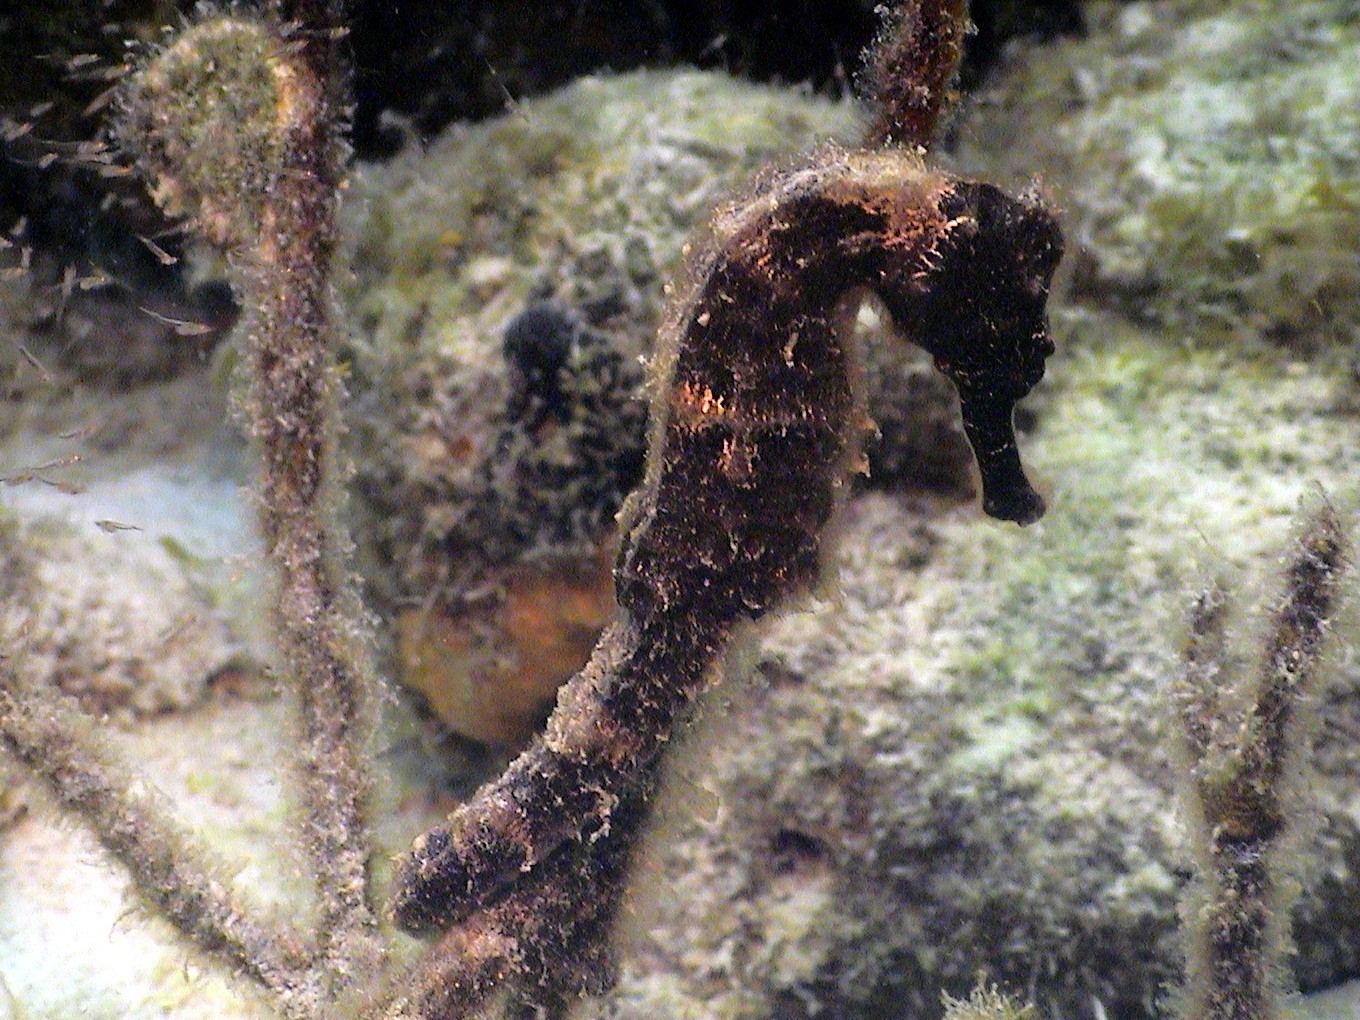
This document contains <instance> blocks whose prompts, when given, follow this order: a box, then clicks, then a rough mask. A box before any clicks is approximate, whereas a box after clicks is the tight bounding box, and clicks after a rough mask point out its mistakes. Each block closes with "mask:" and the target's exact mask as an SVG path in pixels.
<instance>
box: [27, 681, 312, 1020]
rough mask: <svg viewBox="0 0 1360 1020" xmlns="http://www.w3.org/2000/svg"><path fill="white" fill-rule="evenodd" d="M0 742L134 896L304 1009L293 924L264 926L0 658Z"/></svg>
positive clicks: (102, 750) (58, 702)
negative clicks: (71, 816) (122, 874)
mask: <svg viewBox="0 0 1360 1020" xmlns="http://www.w3.org/2000/svg"><path fill="white" fill-rule="evenodd" d="M0 745H3V746H4V748H5V750H7V751H8V752H9V753H10V754H12V755H13V756H14V757H15V758H17V759H19V760H20V761H22V762H23V763H24V764H25V765H27V766H28V767H29V768H31V769H32V770H33V771H34V772H35V773H37V774H38V775H40V776H42V777H43V778H44V779H45V780H47V782H48V784H49V786H50V787H51V789H52V791H53V793H54V794H55V795H56V797H57V799H58V801H60V803H61V805H62V806H63V807H64V808H66V809H67V810H69V811H72V812H74V813H75V814H77V815H79V816H80V817H81V818H82V819H83V820H84V821H85V823H86V824H87V825H88V826H89V828H90V830H91V831H92V832H93V833H94V834H95V836H96V837H97V838H98V839H99V841H100V843H102V844H103V845H104V848H105V849H106V850H107V851H108V852H109V853H110V854H112V855H113V856H114V857H115V858H116V859H117V860H118V861H120V862H121V863H122V864H123V865H125V866H126V867H127V869H128V871H129V872H130V873H131V876H132V878H133V881H134V883H135V885H136V888H137V889H138V891H139V892H140V893H141V895H142V897H143V898H144V899H145V900H146V901H147V902H148V903H150V904H152V905H153V906H155V907H156V908H157V909H158V910H159V911H160V912H161V913H162V914H163V915H164V916H165V917H166V918H167V919H168V920H169V921H170V922H171V923H172V924H173V925H174V926H175V927H176V928H178V929H179V930H180V931H181V932H182V933H183V934H184V935H185V936H186V937H187V938H188V939H189V940H190V941H191V942H193V943H194V944H195V945H197V946H198V947H199V948H200V949H202V950H204V951H205V952H207V953H210V954H212V955H215V956H218V957H222V958H225V959H226V960H227V961H229V962H230V963H231V965H232V966H233V967H236V968H239V969H241V970H243V971H244V972H245V973H247V974H248V975H250V976H251V977H252V978H253V979H255V980H256V981H258V982H259V983H260V984H261V985H263V986H264V987H265V988H266V989H268V990H269V991H271V992H273V993H274V994H275V995H277V996H278V997H279V999H280V1001H281V1002H282V1003H283V1005H284V1007H285V1008H286V1009H287V1010H288V1011H289V1013H290V1015H292V1016H296V1017H307V1016H310V1015H311V1014H310V1012H309V1010H308V1007H307V1003H308V999H309V997H310V993H309V989H308V987H307V986H308V976H307V966H308V952H307V950H306V948H305V947H306V941H305V940H304V939H303V937H302V936H301V935H300V934H299V933H298V932H297V931H295V930H293V929H291V928H288V927H286V926H283V925H280V924H267V923H265V922H263V921H262V920H261V919H260V918H259V917H257V916H254V914H253V913H251V912H248V911H247V910H246V909H245V908H244V907H243V906H241V905H240V904H239V903H237V901H236V899H235V897H234V896H233V895H232V893H231V890H230V889H229V888H228V887H227V885H226V883H225V882H224V881H223V880H222V879H221V878H219V877H218V876H216V875H215V874H214V873H213V870H212V868H211V867H210V866H209V865H207V864H206V863H205V859H206V858H205V855H204V854H203V853H202V852H201V851H199V850H198V849H197V848H196V847H195V846H194V844H193V840H192V839H191V838H190V837H189V835H188V834H187V833H185V832H183V831H181V830H180V828H179V827H178V826H176V825H175V824H174V823H173V822H172V821H171V820H170V817H169V815H168V813H167V812H165V811H163V810H161V807H160V805H158V804H157V803H155V802H154V800H153V799H152V798H150V797H149V796H147V794H146V793H145V792H144V791H143V790H142V789H141V788H140V784H138V783H136V782H135V781H134V780H133V779H132V778H131V777H132V772H131V770H129V769H128V768H127V767H125V766H124V765H122V764H121V763H120V762H118V761H117V759H116V756H115V755H114V754H113V752H112V751H111V749H110V748H108V747H107V746H106V745H105V743H104V741H102V740H101V739H100V738H99V736H98V734H97V733H96V732H95V730H94V724H93V723H92V722H91V721H90V720H89V719H88V718H87V717H86V716H85V715H84V713H82V712H81V711H80V709H79V708H77V707H75V706H74V705H72V704H70V699H69V698H67V697H66V696H65V695H62V694H58V693H56V692H54V691H52V690H50V689H45V688H44V689H39V688H36V687H33V686H30V685H24V684H22V683H21V681H19V680H18V679H17V678H16V677H15V676H14V675H13V671H12V669H11V667H10V665H9V664H8V663H7V662H5V661H3V660H0Z"/></svg>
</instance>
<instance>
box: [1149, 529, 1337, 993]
mask: <svg viewBox="0 0 1360 1020" xmlns="http://www.w3.org/2000/svg"><path fill="white" fill-rule="evenodd" d="M1348 559H1349V543H1348V542H1347V540H1346V537H1345V535H1344V534H1343V532H1342V529H1341V525H1340V523H1339V521H1338V520H1337V516H1336V513H1335V511H1334V510H1333V509H1332V507H1330V506H1329V505H1326V504H1323V505H1322V506H1321V507H1320V508H1319V509H1317V510H1316V511H1314V512H1313V513H1311V514H1310V515H1309V517H1308V519H1307V521H1306V522H1305V525H1304V529H1303V533H1302V535H1301V536H1300V538H1299V540H1298V542H1297V543H1296V545H1295V548H1294V551H1293V553H1292V556H1291V558H1290V561H1289V565H1288V568H1287V571H1286V575H1285V592H1284V597H1283V598H1282V599H1281V601H1280V603H1279V605H1278V607H1277V608H1276V610H1275V612H1274V614H1273V616H1272V619H1271V622H1270V629H1269V632H1268V634H1267V637H1266V642H1265V658H1264V661H1263V663H1262V665H1261V670H1260V675H1259V676H1258V677H1257V678H1256V679H1255V682H1254V685H1253V687H1252V689H1251V691H1250V692H1249V694H1248V698H1247V704H1246V707H1245V712H1244V714H1243V715H1242V716H1241V717H1240V718H1237V719H1225V718H1223V716H1222V712H1223V709H1224V706H1225V705H1227V704H1231V703H1232V699H1227V698H1223V697H1222V696H1221V690H1220V688H1221V686H1222V684H1223V683H1224V680H1225V678H1224V676H1223V674H1224V673H1225V672H1226V671H1225V669H1224V666H1225V663H1224V662H1223V657H1224V640H1223V605H1224V603H1223V599H1222V596H1221V594H1217V593H1213V592H1211V593H1209V594H1207V595H1206V596H1204V597H1202V598H1201V599H1200V600H1199V602H1198V604H1197V607H1196V612H1195V614H1194V616H1193V618H1192V623H1191V638H1190V642H1189V646H1188V649H1187V653H1186V660H1187V661H1186V669H1185V673H1184V674H1183V676H1182V678H1181V680H1180V682H1179V683H1178V685H1177V687H1176V688H1175V690H1174V698H1175V702H1176V705H1177V709H1178V711H1179V713H1180V716H1181V723H1182V728H1183V730H1184V740H1183V743H1184V745H1185V747H1186V757H1187V758H1188V764H1189V777H1188V778H1189V781H1188V783H1187V788H1188V796H1189V799H1190V807H1191V811H1192V814H1193V815H1194V816H1195V819H1194V820H1195V830H1196V831H1195V839H1196V843H1197V851H1198V856H1199V858H1200V868H1201V871H1202V873H1203V875H1202V877H1203V885H1204V901H1203V903H1202V904H1201V905H1200V906H1199V908H1198V909H1197V910H1194V911H1191V912H1190V916H1189V918H1188V927H1189V936H1190V944H1189V948H1190V959H1189V963H1188V968H1187V970H1188V974H1187V981H1186V1001H1185V1013H1184V1015H1185V1016H1186V1017H1187V1018H1189V1020H1277V1018H1278V1017H1280V1016H1281V1015H1282V1010H1281V1005H1280V990H1279V988H1278V987H1277V980H1276V971H1277V969H1278V962H1279V959H1280V956H1281V955H1282V949H1283V946H1284V944H1285V942H1286V934H1285V919H1286V918H1287V916H1288V910H1287V904H1286V903H1285V902H1283V896H1282V894H1281V880H1280V872H1281V870H1282V862H1281V856H1282V853H1281V845H1282V843H1283V841H1284V839H1285V838H1286V836H1287V835H1288V829H1289V822H1290V819H1291V816H1292V815H1293V814H1294V813H1295V812H1294V811H1292V810H1291V805H1289V804H1288V803H1287V800H1286V795H1285V790H1284V787H1285V782H1286V779H1287V777H1288V774H1289V772H1290V770H1291V768H1293V767H1296V766H1295V763H1296V761H1297V759H1298V757H1299V755H1300V753H1301V752H1302V750H1303V748H1304V747H1305V745H1306V744H1307V741H1308V739H1309V736H1310V727H1309V726H1308V725H1307V722H1308V720H1307V718H1306V717H1307V715H1308V713H1306V712H1305V711H1304V706H1305V702H1306V700H1307V699H1308V698H1309V697H1311V696H1312V692H1313V688H1314V687H1315V686H1316V683H1317V675H1318V669H1317V665H1318V659H1319V654H1320V650H1321V647H1322V643H1323V639H1324V638H1325V636H1326V633H1327V630H1328V624H1329V621H1330V619H1331V616H1332V614H1333V611H1334V607H1335V603H1336V601H1337V597H1338V592H1339V589H1340V579H1341V575H1342V573H1343V571H1344V569H1345V567H1346V566H1347V564H1348Z"/></svg>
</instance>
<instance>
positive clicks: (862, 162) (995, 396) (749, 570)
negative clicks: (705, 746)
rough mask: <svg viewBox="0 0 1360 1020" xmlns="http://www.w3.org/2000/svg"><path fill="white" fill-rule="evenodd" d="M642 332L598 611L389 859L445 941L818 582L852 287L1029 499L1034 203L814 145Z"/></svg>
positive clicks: (1044, 286)
mask: <svg viewBox="0 0 1360 1020" xmlns="http://www.w3.org/2000/svg"><path fill="white" fill-rule="evenodd" d="M710 233H711V236H710V238H709V240H708V243H707V244H705V245H702V246H701V247H700V249H699V250H697V251H696V252H694V253H693V254H692V255H691V256H690V271H689V280H690V282H689V284H688V286H687V287H686V288H685V293H684V295H683V296H682V297H681V298H680V300H679V301H678V302H677V303H676V310H675V312H673V313H672V315H671V316H670V318H669V319H668V321H667V323H666V324H665V325H664V326H663V327H662V331H661V335H660V340H659V345H658V353H657V354H656V356H655V358H654V363H653V378H652V381H651V386H652V425H651V432H650V437H649V446H648V464H647V470H646V474H645V478H644V481H643V484H642V486H641V488H640V489H639V490H638V491H637V492H636V493H635V494H634V495H633V496H632V497H630V499H629V501H628V502H627V504H626V505H625V507H624V509H623V510H622V511H621V513H620V522H621V529H622V532H621V533H622V541H621V548H620V551H619V554H618V559H617V563H616V568H615V582H616V592H617V600H618V612H617V615H616V617H615V619H614V621H613V622H612V623H611V624H610V625H609V626H608V627H607V628H606V630H605V631H604V633H603V634H602V636H601V638H600V640H599V643H598V645H597V646H596V648H595V651H594V653H593V655H592V656H591V658H590V660H589V662H588V663H587V664H586V666H585V667H584V668H583V669H582V670H581V672H580V673H579V674H577V675H576V676H575V677H574V678H573V679H572V680H570V681H569V682H568V683H567V684H566V685H565V686H564V687H563V688H562V690H561V692H560V694H559V697H558V702H557V706H556V709H555V711H554V712H553V714H552V716H551V718H550V719H549V721H548V725H547V729H546V732H545V733H544V734H543V736H542V737H541V738H540V739H538V740H537V741H536V742H535V743H534V744H533V745H532V746H531V747H530V748H529V749H528V750H526V751H525V752H524V753H523V754H522V755H521V756H520V757H519V758H518V759H517V760H515V761H514V762H513V763H512V764H511V765H510V767H509V768H508V769H507V770H506V772H505V773H504V774H503V775H502V776H501V777H500V778H499V779H497V780H495V781H493V782H492V783H489V784H488V785H486V786H484V787H482V788H481V789H480V790H479V791H478V792H477V793H476V794H475V795H474V796H473V798H472V799H471V800H470V801H468V802H467V803H466V804H464V805H463V806H462V807H460V808H459V809H458V810H457V811H456V812H455V813H454V814H453V815H452V816H451V817H450V818H449V820H448V822H447V823H446V824H444V825H441V826H439V827H436V828H434V829H432V830H430V831H429V832H427V833H426V834H424V835H423V836H421V837H419V838H418V839H417V840H416V842H415V845H414V846H413V848H412V851H411V853H410V855H409V857H408V858H407V859H406V860H405V861H404V863H403V865H402V867H401V871H400V876H399V887H398V891H397V894H396V897H395V901H394V909H393V914H394V917H395V919H396V920H397V922H398V923H399V924H400V925H401V926H402V927H404V928H407V929H409V930H412V931H426V930H431V929H436V928H442V927H447V926H449V925H451V924H454V923H457V922H458V921H460V920H461V919H463V918H465V917H467V916H468V915H469V914H471V913H472V912H473V911H474V910H476V909H478V907H480V906H481V905H483V904H485V903H487V902H488V901H489V900H491V899H493V898H494V897H495V896H496V895H497V894H498V892H499V891H501V890H502V889H504V888H506V887H507V886H509V885H510V884H511V883H513V882H514V881H515V879H516V877H517V876H518V875H519V874H520V873H522V872H525V871H529V870H530V869H533V868H534V867H535V866H536V865H537V864H539V862H541V861H543V860H544V859H545V858H547V857H548V856H549V855H551V854H552V853H553V852H554V851H555V850H557V849H558V848H559V847H561V846H562V845H563V844H564V843H565V842H567V841H568V840H572V839H575V838H579V837H581V836H583V835H584V834H587V833H590V834H591V835H592V836H594V835H598V834H601V833H604V832H607V831H608V825H609V818H610V813H611V811H612V810H613V809H614V807H615V806H616V805H617V804H618V803H619V801H620V799H621V798H622V797H623V796H624V795H625V794H626V793H628V792H629V791H630V790H632V789H633V788H634V787H635V785H636V784H637V783H638V782H639V781H640V779H641V778H642V777H643V776H644V774H645V773H646V772H647V770H648V768H649V766H650V765H651V764H652V763H653V761H654V760H655V759H656V758H657V756H658V755H659V754H660V753H661V751H662V749H663V748H664V747H665V746H666V743H667V740H668V739H669V737H670V735H671V733H672V731H673V729H674V727H675V726H676V724H677V722H678V720H679V719H680V718H681V716H682V715H683V713H684V711H685V709H686V708H687V707H688V706H689V705H690V704H691V703H692V702H693V701H694V699H695V698H696V696H697V695H698V694H699V693H700V692H701V691H703V690H704V689H705V688H706V687H707V686H708V685H709V684H711V683H712V682H714V680H715V679H716V678H717V677H718V676H719V675H720V674H721V670H722V663H723V660H724V657H725V654H726V652H727V651H728V649H729V648H730V647H731V645H732V643H733V641H734V640H736V639H737V638H738V637H739V636H740V635H741V633H742V632H743V631H745V630H747V629H749V628H750V626H751V625H752V624H754V623H755V622H756V621H759V620H761V619H762V618H764V617H766V616H767V615H769V613H770V612H771V611H773V610H775V609H776V608H777V607H779V606H780V605H781V604H784V603H786V602H788V601H789V600H790V599H791V598H793V597H795V596H797V595H798V594H799V593H802V592H806V591H807V590H808V589H809V588H810V587H811V586H812V585H813V583H814V582H815V581H816V579H817V577H818V574H819V567H820V564H821V561H822V559H823V556H824V547H825V545H826V535H827V533H828V525H829V524H830V522H831V521H832V518H833V517H834V515H835V513H836V510H837V509H838V508H839V507H840V506H841V505H842V504H843V503H844V501H845V498H846V495H847V493H848V491H849V487H850V483H851V480H852V478H853V476H854V474H855V472H856V471H857V470H860V469H861V467H862V464H863V454H862V446H863V439H864V437H865V435H866V434H867V433H868V432H869V431H870V430H871V429H872V427H873V426H872V422H870V421H869V419H868V417H867V415H866V413H865V411H864V401H863V395H862V392H861V387H860V385H859V379H860V376H861V366H860V360H859V354H858V352H857V351H856V350H855V347H854V330H853V328H852V325H853V320H854V318H855V314H856V312H857V310H858V309H859V307H860V304H861V302H862V301H863V300H864V298H865V296H866V294H867V293H869V292H872V293H873V294H875V295H876V296H877V298H878V299H879V300H880V301H881V302H882V304H883V306H884V308H886V310H887V312H888V314H889V316H890V317H891V320H892V323H893V325H894V326H895V328H896V329H897V331H898V333H899V334H900V336H901V337H902V338H903V339H904V340H905V341H909V342H912V343H915V344H918V345H919V346H921V347H922V348H924V349H925V350H926V351H927V352H928V353H929V354H930V355H932V356H933V358H934V361H935V364H936V366H937V367H938V368H939V370H940V371H942V372H943V373H944V374H945V375H946V376H947V377H948V378H949V379H950V380H951V381H952V382H953V384H954V386H955V387H956V389H957V390H958V393H959V398H960V404H961V407H962V416H963V425H964V430H965V433H966V435H967V438H968V441H969V443H970V445H971V446H972V449H973V451H974V454H975V456H976V458H977V463H978V468H979V474H980V476H981V483H982V492H983V508H984V510H985V511H986V512H987V513H988V514H990V515H992V516H994V517H997V518H1000V519H1003V520H1008V521H1014V522H1016V523H1019V524H1022V525H1023V524H1028V523H1030V522H1032V521H1034V520H1037V519H1038V518H1039V516H1040V515H1041V514H1042V513H1043V511H1044V503H1043V500H1042V499H1041V498H1040V496H1039V495H1038V493H1037V492H1036V491H1035V490H1034V488H1033V486H1032V485H1031V484H1030V483H1029V481H1028V480H1027V479H1026V477H1025V474H1024V471H1023V468H1022V466H1021V461H1020V456H1019V452H1018V450H1017V446H1016V438H1015V432H1014V428H1013V425H1012V415H1013V412H1014V408H1015V405H1016V403H1017V401H1019V400H1020V399H1021V398H1022V397H1024V396H1025V395H1026V394H1027V393H1028V392H1029V391H1030V389H1031V388H1032V387H1033V386H1034V385H1035V384H1036V383H1037V382H1038V381H1039V379H1040V378H1041V377H1042V375H1043V371H1044V361H1045V359H1046V358H1047V356H1048V355H1050V354H1051V353H1052V352H1053V349H1054V348H1053V344H1052V342H1051V340H1050V339H1049V334H1048V327H1047V320H1046V315H1045V305H1046V301H1047V297H1048V291H1049V287H1050V284H1051V281H1052V277H1053V273H1054V271H1055V269H1056V267H1057V264H1058V261H1059V259H1060V258H1061V254H1062V237H1061V233H1060V231H1059V228H1058V226H1057V223H1056V221H1055V220H1054V218H1053V216H1052V215H1051V214H1050V213H1049V212H1048V211H1047V210H1046V209H1045V208H1044V207H1043V205H1042V204H1041V203H1040V202H1039V201H1038V200H1037V199H1031V198H1019V199H1017V198H1012V197H1009V196H1008V195H1006V194H1005V193H1003V192H1002V191H1000V190H999V189H997V188H995V187H993V186H991V185H989V184H981V183H974V182H970V181H965V180H960V179H958V178H956V177H953V176H950V175H949V174H945V173H942V172H939V171H935V170H931V169H928V168H927V167H926V166H925V164H924V163H923V162H922V160H921V159H920V157H919V156H918V155H917V154H915V153H914V152H911V151H907V150H904V149H900V148H888V149H862V150H852V151H843V150H835V149H827V150H825V151H823V152H822V153H820V154H819V155H818V156H817V157H816V158H815V160H814V162H813V165H812V166H810V167H807V168H804V169H800V170H796V171H792V172H788V173H784V174H780V175H776V176H774V177H772V178H770V179H769V180H767V181H766V182H765V183H764V184H763V185H761V186H759V187H758V188H757V190H756V192H755V194H754V195H752V196H751V197H750V198H748V199H747V200H745V201H742V202H739V203H734V204H732V205H730V206H729V207H727V208H726V209H724V210H723V211H721V212H720V213H719V214H718V215H717V216H716V217H715V220H714V223H713V225H712V228H711V231H710Z"/></svg>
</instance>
